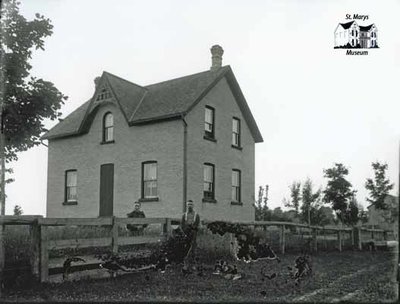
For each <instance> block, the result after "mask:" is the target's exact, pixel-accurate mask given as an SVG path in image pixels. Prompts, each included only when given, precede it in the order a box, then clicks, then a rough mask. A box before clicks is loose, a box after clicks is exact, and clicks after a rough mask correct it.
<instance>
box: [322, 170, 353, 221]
mask: <svg viewBox="0 0 400 304" xmlns="http://www.w3.org/2000/svg"><path fill="white" fill-rule="evenodd" d="M348 174H349V170H348V169H347V168H346V167H345V166H344V165H343V164H340V163H336V164H335V166H334V167H333V168H329V169H325V170H324V177H326V178H328V183H327V186H326V188H325V190H324V191H323V194H324V196H323V200H324V202H325V203H327V204H331V205H332V209H333V210H334V211H335V213H336V216H337V218H338V219H339V221H340V222H341V223H343V221H344V215H345V213H346V211H347V208H348V205H349V202H350V200H351V199H352V198H353V196H354V194H355V192H356V191H355V190H352V185H351V183H350V182H349V181H348V180H346V176H347V175H348Z"/></svg>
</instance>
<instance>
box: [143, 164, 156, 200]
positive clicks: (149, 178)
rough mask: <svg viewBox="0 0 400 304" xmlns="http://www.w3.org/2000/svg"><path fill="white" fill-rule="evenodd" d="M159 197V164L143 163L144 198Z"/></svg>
mask: <svg viewBox="0 0 400 304" xmlns="http://www.w3.org/2000/svg"><path fill="white" fill-rule="evenodd" d="M156 197H157V162H156V161H147V162H144V163H142V198H156Z"/></svg>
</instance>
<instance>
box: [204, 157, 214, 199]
mask: <svg viewBox="0 0 400 304" xmlns="http://www.w3.org/2000/svg"><path fill="white" fill-rule="evenodd" d="M214 177H215V174H214V165H213V164H209V163H205V164H204V187H203V193H204V198H205V199H214V197H215V182H214Z"/></svg>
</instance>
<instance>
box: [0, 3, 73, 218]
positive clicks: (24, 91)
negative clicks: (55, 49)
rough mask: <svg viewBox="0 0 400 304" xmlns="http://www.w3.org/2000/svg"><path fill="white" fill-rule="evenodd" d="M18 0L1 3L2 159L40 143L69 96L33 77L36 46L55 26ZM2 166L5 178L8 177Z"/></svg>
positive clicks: (2, 206)
mask: <svg viewBox="0 0 400 304" xmlns="http://www.w3.org/2000/svg"><path fill="white" fill-rule="evenodd" d="M19 4H20V3H19V2H18V1H17V0H3V1H2V5H1V7H0V14H1V21H0V22H1V23H0V27H1V31H0V84H1V86H0V103H1V104H0V130H1V131H0V135H1V136H0V159H1V167H2V168H5V163H6V161H11V160H17V153H18V152H21V151H26V150H27V149H29V148H31V147H34V146H37V145H39V144H40V143H41V141H40V136H41V134H42V133H43V132H45V131H46V129H45V128H44V125H43V124H42V122H43V120H44V119H50V120H54V119H56V118H57V117H59V116H60V115H61V113H60V112H59V109H60V108H61V105H62V104H63V103H64V101H65V100H66V99H67V97H66V96H64V95H63V94H62V93H61V92H60V91H58V89H57V88H56V87H55V86H54V85H53V83H51V82H49V81H45V80H43V79H37V78H34V77H29V72H30V70H31V68H32V66H31V65H30V64H29V60H30V59H31V57H32V50H33V49H36V50H37V49H41V50H44V38H46V37H48V36H50V35H51V34H52V33H53V32H52V28H53V26H52V25H51V22H50V20H49V19H47V18H45V17H44V16H42V15H40V14H36V15H35V19H33V20H31V21H27V20H26V19H25V17H23V16H22V15H21V14H20V12H19ZM4 174H5V171H4V170H2V175H1V181H4V180H5V175H4ZM1 181H0V183H1V185H2V191H0V192H1V194H2V195H1V214H2V215H3V214H4V210H5V193H4V192H5V191H4V184H5V183H4V182H1Z"/></svg>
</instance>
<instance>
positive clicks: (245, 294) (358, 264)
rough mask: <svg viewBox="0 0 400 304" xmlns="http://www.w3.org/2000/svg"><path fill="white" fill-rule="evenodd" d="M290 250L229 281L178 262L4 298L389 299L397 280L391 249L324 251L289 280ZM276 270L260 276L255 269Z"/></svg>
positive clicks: (393, 296)
mask: <svg viewBox="0 0 400 304" xmlns="http://www.w3.org/2000/svg"><path fill="white" fill-rule="evenodd" d="M295 258H296V255H294V254H286V255H283V256H281V263H278V262H277V261H259V262H255V263H250V264H245V263H243V262H237V263H236V265H237V267H238V270H239V272H240V273H242V274H243V278H242V279H239V280H236V281H232V280H228V279H225V278H224V277H222V276H218V275H214V274H212V268H213V265H204V266H205V267H208V268H209V270H206V271H205V272H204V273H203V275H202V276H199V275H198V274H197V273H196V272H194V273H192V274H189V275H186V276H185V275H183V274H182V273H181V267H180V266H177V265H176V266H173V267H171V268H168V269H167V271H166V272H165V273H164V274H161V273H159V272H155V271H148V272H142V273H135V274H127V275H121V276H118V277H117V278H107V279H97V280H93V279H92V280H80V281H69V282H64V283H61V284H42V285H37V286H32V287H29V288H26V289H21V288H18V290H6V291H5V292H4V298H3V300H5V301H21V300H22V301H30V302H31V301H129V302H130V301H142V302H148V301H158V302H159V301H173V302H176V301H197V302H199V301H205V302H212V301H214V302H221V301H222V302H227V301H231V302H317V303H320V302H337V301H346V302H371V303H378V302H395V301H396V299H397V298H398V291H397V287H396V286H397V284H395V283H391V280H390V276H391V275H392V274H393V269H394V261H393V254H390V253H389V252H351V251H347V252H342V253H339V252H329V253H324V252H321V253H318V254H317V255H314V256H312V267H313V274H312V275H311V276H310V277H308V278H305V279H303V280H302V281H301V282H300V284H299V285H297V286H296V285H295V282H294V281H293V279H291V278H290V276H289V274H288V272H289V271H288V269H287V266H293V262H294V259H295ZM263 266H266V267H268V273H269V274H272V273H276V274H277V276H276V277H275V278H274V279H268V278H264V277H263V276H262V274H261V273H260V269H261V268H262V267H263Z"/></svg>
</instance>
